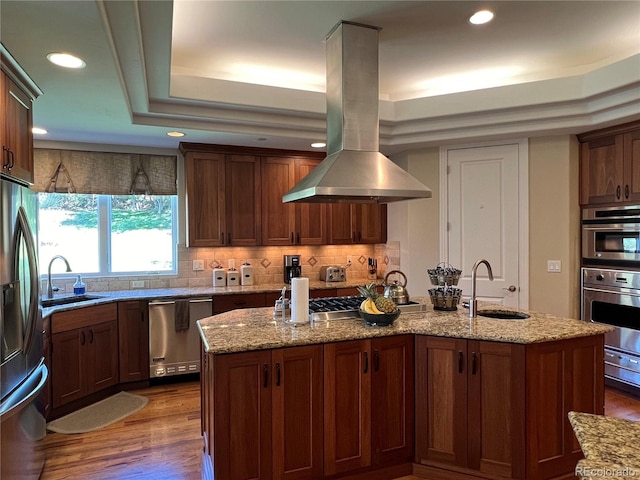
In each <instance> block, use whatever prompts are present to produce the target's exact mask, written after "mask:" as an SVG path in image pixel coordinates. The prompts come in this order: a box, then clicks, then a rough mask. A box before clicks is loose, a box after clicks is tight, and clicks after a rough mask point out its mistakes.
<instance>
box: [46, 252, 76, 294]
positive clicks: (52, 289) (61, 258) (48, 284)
mask: <svg viewBox="0 0 640 480" xmlns="http://www.w3.org/2000/svg"><path fill="white" fill-rule="evenodd" d="M56 258H59V259H60V260H64V263H66V264H67V272H70V271H71V267H70V266H69V262H68V261H67V259H66V258H64V257H63V256H62V255H56V256H55V257H53V258H52V259H51V261H50V262H49V269H48V270H47V298H53V291H54V290H55V291H56V292H57V291H58V290H59V289H58V287H54V286H53V285H52V284H51V264H52V263H53V261H54V260H55V259H56Z"/></svg>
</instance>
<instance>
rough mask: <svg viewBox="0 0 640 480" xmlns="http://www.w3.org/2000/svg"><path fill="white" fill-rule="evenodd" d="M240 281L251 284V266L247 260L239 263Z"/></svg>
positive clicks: (243, 283)
mask: <svg viewBox="0 0 640 480" xmlns="http://www.w3.org/2000/svg"><path fill="white" fill-rule="evenodd" d="M240 283H242V285H253V267H252V266H251V264H250V263H248V262H244V263H243V264H242V265H240Z"/></svg>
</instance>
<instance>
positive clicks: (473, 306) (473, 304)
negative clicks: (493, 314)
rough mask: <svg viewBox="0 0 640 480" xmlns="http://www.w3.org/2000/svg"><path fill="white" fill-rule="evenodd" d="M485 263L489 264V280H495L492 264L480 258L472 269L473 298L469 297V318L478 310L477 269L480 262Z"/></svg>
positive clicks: (474, 315)
mask: <svg viewBox="0 0 640 480" xmlns="http://www.w3.org/2000/svg"><path fill="white" fill-rule="evenodd" d="M482 263H484V264H485V265H486V266H487V271H488V272H489V280H493V272H492V271H491V265H489V262H488V261H487V260H485V259H484V258H483V259H480V260H478V261H476V263H474V264H473V268H472V269H471V298H470V299H469V318H475V317H476V312H477V311H478V300H476V271H477V270H478V267H479V266H480V264H482Z"/></svg>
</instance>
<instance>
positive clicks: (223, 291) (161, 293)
mask: <svg viewBox="0 0 640 480" xmlns="http://www.w3.org/2000/svg"><path fill="white" fill-rule="evenodd" d="M366 282H368V281H363V280H347V281H345V282H323V281H321V280H310V281H309V289H310V290H321V289H327V288H329V289H332V288H350V287H357V286H358V285H363V284H364V283H366ZM376 283H378V284H382V279H378V280H377V282H376ZM283 286H284V283H265V284H260V285H244V286H234V287H228V286H227V287H213V286H212V287H184V288H157V289H139V290H117V291H98V292H94V291H87V292H86V294H87V295H91V296H99V297H100V298H94V299H91V300H86V301H82V302H74V303H72V304H66V305H57V306H55V307H47V308H43V310H42V315H43V317H47V316H49V315H51V314H53V313H56V312H62V311H65V310H73V309H76V308H82V307H89V306H93V305H102V304H105V303H112V302H121V301H127V300H145V299H149V300H151V299H162V298H180V297H201V296H212V295H231V294H235V293H274V292H280V291H281V290H282V287H283ZM287 291H291V285H287ZM72 296H73V295H55V296H54V298H60V297H72ZM43 300H44V297H43Z"/></svg>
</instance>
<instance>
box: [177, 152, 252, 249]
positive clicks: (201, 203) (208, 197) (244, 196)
mask: <svg viewBox="0 0 640 480" xmlns="http://www.w3.org/2000/svg"><path fill="white" fill-rule="evenodd" d="M183 152H184V154H185V177H186V202H187V223H188V225H187V234H188V239H187V240H188V246H190V247H191V246H193V247H216V246H255V245H259V242H260V237H261V222H260V220H261V218H260V159H259V157H256V156H251V155H239V154H238V155H233V154H228V153H217V152H207V151H200V150H196V151H192V150H185V149H183Z"/></svg>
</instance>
